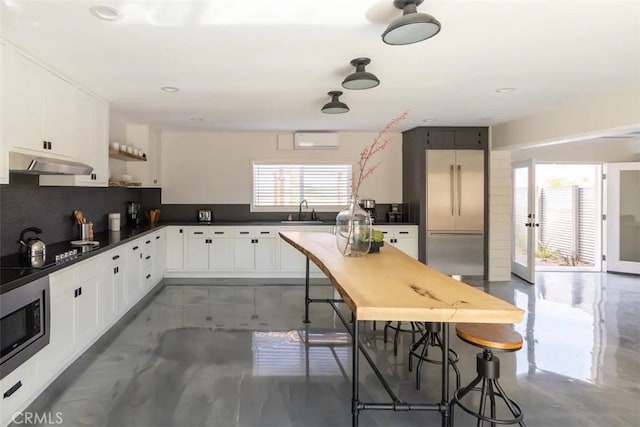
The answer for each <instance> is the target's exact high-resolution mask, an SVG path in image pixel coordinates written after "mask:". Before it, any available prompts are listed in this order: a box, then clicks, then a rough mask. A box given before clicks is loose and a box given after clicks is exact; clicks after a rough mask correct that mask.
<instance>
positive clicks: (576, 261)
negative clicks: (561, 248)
mask: <svg viewBox="0 0 640 427" xmlns="http://www.w3.org/2000/svg"><path fill="white" fill-rule="evenodd" d="M561 258H562V262H561V263H560V265H566V266H571V267H575V266H576V265H580V255H579V254H577V253H576V252H574V253H573V254H572V255H562V257H561Z"/></svg>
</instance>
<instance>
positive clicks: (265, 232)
mask: <svg viewBox="0 0 640 427" xmlns="http://www.w3.org/2000/svg"><path fill="white" fill-rule="evenodd" d="M260 234H271V232H270V231H261V232H260Z"/></svg>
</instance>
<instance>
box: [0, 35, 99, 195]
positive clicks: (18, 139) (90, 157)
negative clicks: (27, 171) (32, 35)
mask: <svg viewBox="0 0 640 427" xmlns="http://www.w3.org/2000/svg"><path fill="white" fill-rule="evenodd" d="M1 43H2V51H3V61H2V89H1V90H2V98H1V99H2V114H3V115H2V118H3V121H4V126H2V128H3V131H2V142H3V145H0V149H1V150H2V154H3V156H2V157H3V161H4V159H5V158H6V157H8V152H9V151H16V152H22V153H25V154H36V155H39V156H43V157H52V158H60V159H66V160H73V161H79V162H83V163H87V164H89V165H91V166H93V168H94V172H93V173H92V174H91V175H87V176H86V177H73V176H44V175H43V176H41V179H40V184H41V185H82V186H106V185H107V183H108V174H109V171H108V154H107V150H108V120H109V106H108V104H107V103H106V102H104V101H102V100H99V99H97V98H95V97H94V96H92V95H91V94H89V93H88V92H86V91H84V90H83V89H82V88H80V87H79V86H78V85H75V84H74V83H72V82H71V81H69V80H67V79H65V78H63V77H60V76H58V75H57V74H55V73H53V72H51V71H49V70H47V69H45V68H44V67H42V66H41V65H39V64H38V63H36V62H34V61H33V60H31V59H30V58H28V57H27V56H26V55H23V54H22V52H20V51H19V50H17V49H14V48H13V47H12V46H11V44H9V43H6V42H4V41H1ZM2 175H3V173H2V165H0V180H1V179H2Z"/></svg>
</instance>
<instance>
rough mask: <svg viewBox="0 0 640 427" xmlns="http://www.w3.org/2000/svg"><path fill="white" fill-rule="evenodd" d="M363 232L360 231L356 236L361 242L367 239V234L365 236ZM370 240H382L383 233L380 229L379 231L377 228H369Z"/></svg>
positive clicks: (378, 241)
mask: <svg viewBox="0 0 640 427" xmlns="http://www.w3.org/2000/svg"><path fill="white" fill-rule="evenodd" d="M365 233H366V232H365V231H361V232H360V235H359V236H358V239H359V240H360V241H361V242H366V241H367V236H366V234H365ZM371 241H372V242H377V243H380V242H383V241H384V233H383V232H382V231H379V230H374V229H371Z"/></svg>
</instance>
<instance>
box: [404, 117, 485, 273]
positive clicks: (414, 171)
mask: <svg viewBox="0 0 640 427" xmlns="http://www.w3.org/2000/svg"><path fill="white" fill-rule="evenodd" d="M427 150H456V151H457V150H479V151H481V152H482V155H481V156H482V157H483V159H484V160H483V161H484V168H483V169H484V172H483V173H484V185H483V187H484V195H483V197H484V204H483V205H484V215H483V216H484V218H483V222H484V230H483V231H484V237H483V243H482V245H483V247H484V262H483V264H484V276H485V277H486V274H487V271H488V268H487V267H488V256H487V253H488V251H487V249H488V243H487V242H488V231H489V223H488V203H487V195H488V186H489V185H488V170H489V168H488V166H489V165H488V159H489V129H488V128H487V127H418V128H414V129H411V130H408V131H406V132H403V134H402V188H403V190H402V192H403V194H402V198H403V203H404V204H405V206H406V209H407V213H408V219H409V221H411V222H415V223H417V224H418V226H419V227H418V248H419V259H420V261H422V262H425V263H426V262H427V259H428V258H427V227H428V225H427V222H428V220H427V212H428V209H427V208H428V204H427V193H428V191H427V176H428V173H429V171H428V165H427ZM460 154H464V153H463V152H460ZM433 157H434V158H435V157H436V156H433ZM439 157H440V156H439ZM460 157H461V156H460ZM476 157H477V156H476ZM454 173H456V171H454V170H453V169H452V177H451V179H452V182H453V180H454V179H455V176H454V175H453V174H454ZM432 190H433V188H432ZM432 203H433V200H432ZM442 203H445V201H443V202H442ZM451 203H452V209H453V204H454V200H453V196H452V201H451Z"/></svg>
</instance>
